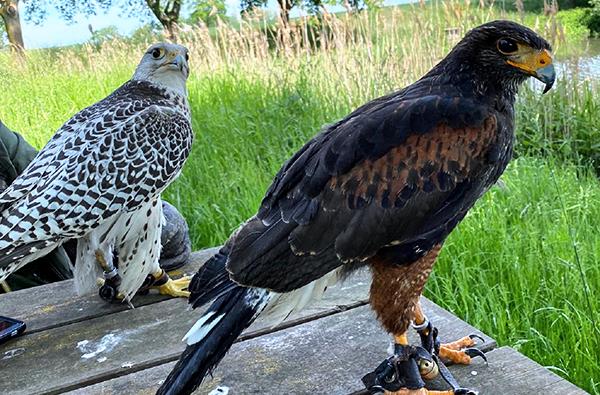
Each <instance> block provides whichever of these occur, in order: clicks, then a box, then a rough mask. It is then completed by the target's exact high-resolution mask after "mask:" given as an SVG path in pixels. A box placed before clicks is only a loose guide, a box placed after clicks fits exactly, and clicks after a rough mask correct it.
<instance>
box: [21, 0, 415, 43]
mask: <svg viewBox="0 0 600 395" xmlns="http://www.w3.org/2000/svg"><path fill="white" fill-rule="evenodd" d="M412 1H414V0H384V5H396V4H405V3H409V2H412ZM225 3H226V7H227V15H229V16H233V17H239V14H240V2H239V0H225ZM266 8H267V10H268V12H271V13H273V14H275V13H276V12H277V2H276V0H269V2H268V4H267V7H266ZM327 9H328V10H329V11H334V12H336V11H343V8H342V7H341V6H333V7H331V6H328V7H327ZM301 12H302V11H301V10H299V9H294V10H292V12H291V13H290V15H291V16H292V17H297V16H299V15H300V14H301ZM122 14H123V13H122V12H121V10H120V9H119V8H118V7H112V8H110V9H109V11H108V12H107V13H100V14H98V15H92V16H83V15H79V16H77V17H75V18H74V21H73V22H72V23H67V22H65V21H64V20H63V19H62V18H61V17H60V15H59V14H58V12H56V11H55V10H54V9H51V10H49V12H48V16H47V18H46V19H45V20H44V22H43V23H41V24H39V25H36V24H34V23H33V22H29V21H26V20H25V19H24V18H23V16H21V25H22V29H23V40H24V41H25V47H26V48H45V47H54V46H63V45H70V44H76V43H82V42H85V41H87V40H89V39H90V37H91V36H92V34H91V32H90V30H89V28H88V26H89V25H91V26H92V28H93V29H94V30H99V29H102V28H105V27H109V26H116V27H117V28H118V29H119V33H121V34H122V35H129V34H131V33H132V32H133V31H134V30H136V29H137V28H139V27H141V26H143V25H144V24H146V23H148V22H149V20H148V19H147V18H146V19H144V18H140V17H135V16H127V15H122Z"/></svg>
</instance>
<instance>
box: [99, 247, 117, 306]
mask: <svg viewBox="0 0 600 395" xmlns="http://www.w3.org/2000/svg"><path fill="white" fill-rule="evenodd" d="M94 255H95V256H96V262H98V265H100V267H101V268H102V272H103V276H104V279H101V280H99V285H100V290H99V291H98V294H99V295H100V297H101V298H102V299H104V300H106V301H107V302H122V301H123V299H125V295H123V294H122V293H121V292H119V291H118V289H119V286H120V285H121V276H119V273H118V271H117V268H116V267H115V266H114V265H113V263H112V260H111V261H108V260H107V259H106V257H105V256H104V253H103V252H102V251H101V250H99V249H98V250H96V252H95V253H94Z"/></svg>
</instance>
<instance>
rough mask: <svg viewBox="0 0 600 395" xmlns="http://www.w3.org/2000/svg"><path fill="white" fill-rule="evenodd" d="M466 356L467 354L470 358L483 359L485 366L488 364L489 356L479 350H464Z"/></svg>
mask: <svg viewBox="0 0 600 395" xmlns="http://www.w3.org/2000/svg"><path fill="white" fill-rule="evenodd" d="M463 352H464V353H465V354H467V355H468V356H469V357H470V358H475V357H481V359H483V360H484V362H485V364H486V365H487V364H488V360H487V356H486V355H485V353H484V352H483V351H481V350H480V349H478V348H472V347H471V348H467V349H465V350H463Z"/></svg>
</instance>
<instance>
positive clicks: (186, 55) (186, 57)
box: [185, 52, 190, 62]
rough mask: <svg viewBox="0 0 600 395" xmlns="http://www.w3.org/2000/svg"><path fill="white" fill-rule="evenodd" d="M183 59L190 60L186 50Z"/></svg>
mask: <svg viewBox="0 0 600 395" xmlns="http://www.w3.org/2000/svg"><path fill="white" fill-rule="evenodd" d="M185 60H186V62H187V61H188V60H190V54H189V53H187V52H186V53H185Z"/></svg>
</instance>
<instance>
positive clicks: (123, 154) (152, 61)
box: [0, 43, 193, 302]
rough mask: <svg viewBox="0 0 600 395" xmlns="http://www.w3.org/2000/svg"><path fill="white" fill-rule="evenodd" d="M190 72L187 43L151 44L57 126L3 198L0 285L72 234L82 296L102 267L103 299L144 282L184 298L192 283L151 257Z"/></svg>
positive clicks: (129, 293)
mask: <svg viewBox="0 0 600 395" xmlns="http://www.w3.org/2000/svg"><path fill="white" fill-rule="evenodd" d="M188 74H189V67H188V51H187V49H186V48H185V47H182V46H180V45H175V44H165V43H161V44H155V45H152V46H151V47H150V48H149V49H148V51H147V52H146V53H145V54H144V56H143V57H142V60H141V62H140V64H139V65H138V67H137V69H136V71H135V73H134V75H133V77H132V78H131V80H129V81H127V82H126V83H125V84H123V85H122V86H121V87H120V88H118V89H117V90H116V91H114V92H113V93H112V94H110V95H109V96H108V97H106V98H105V99H103V100H101V101H99V102H98V103H96V104H94V105H92V106H90V107H88V108H86V109H84V110H82V111H80V112H79V113H77V114H76V115H75V116H73V117H72V118H71V119H70V120H69V121H67V122H66V123H65V124H64V125H63V126H62V127H61V128H60V129H58V131H57V132H56V134H55V135H54V136H53V137H52V139H50V141H49V142H48V144H47V145H46V146H45V147H44V148H43V149H42V150H41V151H40V152H39V154H38V155H37V156H36V157H35V159H34V160H33V161H32V162H31V164H30V165H29V166H28V167H27V168H26V169H25V171H24V172H23V173H22V174H21V175H20V176H19V177H18V178H17V179H16V180H15V181H14V182H13V184H12V185H10V186H9V187H8V188H7V189H6V190H5V191H4V192H3V193H2V194H0V281H2V280H4V279H5V278H6V277H8V275H9V274H11V273H12V272H14V271H15V270H17V269H18V268H20V267H22V266H24V265H26V264H27V263H28V262H31V261H33V260H35V259H36V258H39V257H41V256H43V255H45V254H47V253H48V252H50V251H51V250H53V249H54V248H56V247H57V246H59V245H60V244H61V243H63V242H65V241H66V240H68V239H78V243H77V261H76V264H75V287H76V289H77V291H78V293H79V294H83V293H88V292H91V291H93V290H95V289H96V288H97V285H96V282H97V277H98V276H99V275H100V274H101V273H102V272H103V273H104V278H105V282H106V283H110V284H111V286H112V288H111V289H112V290H113V291H114V295H103V296H105V297H107V298H108V299H111V296H112V297H113V298H114V299H118V300H126V301H128V302H129V301H130V300H131V298H132V297H133V295H135V293H136V292H137V291H138V289H139V288H140V287H141V286H142V285H143V284H145V285H153V286H155V287H157V288H158V289H159V291H160V292H161V293H166V294H170V295H173V296H184V297H187V296H188V295H189V293H188V292H187V291H184V289H185V288H186V287H187V284H188V283H189V279H181V280H171V279H170V278H168V276H167V275H166V273H164V272H163V271H162V270H161V269H160V266H159V263H158V258H159V255H160V249H161V242H160V240H161V227H162V222H163V215H162V205H161V201H160V194H161V192H162V191H163V190H164V189H165V188H166V187H167V186H168V185H169V183H171V182H172V181H173V180H174V179H175V178H176V177H177V176H178V175H179V173H180V171H181V169H182V167H183V164H184V162H185V160H186V159H187V157H188V155H189V153H190V149H191V146H192V138H193V135H192V127H191V118H190V110H189V105H188V101H187V90H186V80H187V77H188ZM101 295H102V292H101Z"/></svg>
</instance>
